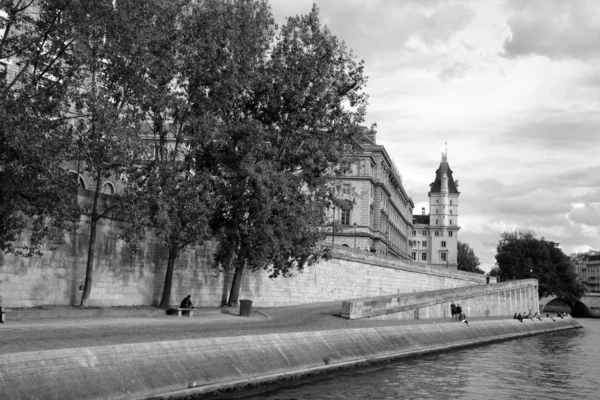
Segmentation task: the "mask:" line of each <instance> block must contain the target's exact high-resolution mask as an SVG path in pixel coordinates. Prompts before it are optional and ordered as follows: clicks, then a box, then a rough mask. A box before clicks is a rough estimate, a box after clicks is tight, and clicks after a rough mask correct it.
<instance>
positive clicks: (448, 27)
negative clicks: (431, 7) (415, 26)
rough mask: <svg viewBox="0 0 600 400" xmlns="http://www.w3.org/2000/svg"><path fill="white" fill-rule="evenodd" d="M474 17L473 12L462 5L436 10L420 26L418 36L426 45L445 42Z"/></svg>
mask: <svg viewBox="0 0 600 400" xmlns="http://www.w3.org/2000/svg"><path fill="white" fill-rule="evenodd" d="M474 16H475V11H474V10H473V9H471V8H469V7H467V6H464V5H462V4H453V5H448V6H444V7H441V8H438V9H437V10H436V11H435V12H434V13H433V14H432V15H430V16H429V17H428V18H427V19H426V20H425V21H424V23H423V24H422V26H421V29H420V32H419V36H420V37H421V38H422V39H423V40H424V41H425V42H427V43H434V42H447V41H448V39H449V38H451V37H452V36H453V35H454V34H456V33H457V32H458V31H460V30H461V29H463V28H464V27H465V26H466V25H467V24H468V23H469V22H471V20H472V19H473V17H474Z"/></svg>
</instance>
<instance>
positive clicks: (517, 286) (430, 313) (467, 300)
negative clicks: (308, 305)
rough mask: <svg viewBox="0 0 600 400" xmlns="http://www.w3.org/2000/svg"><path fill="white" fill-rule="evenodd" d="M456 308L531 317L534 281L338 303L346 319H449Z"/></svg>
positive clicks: (479, 314) (477, 313)
mask: <svg viewBox="0 0 600 400" xmlns="http://www.w3.org/2000/svg"><path fill="white" fill-rule="evenodd" d="M452 302H454V303H455V304H460V305H461V308H462V311H463V313H464V314H466V316H467V317H490V316H507V315H508V316H512V315H514V314H517V313H521V314H522V313H531V314H535V313H536V312H538V309H539V298H538V281H537V279H523V280H519V281H510V282H502V283H494V284H485V285H476V286H469V287H466V288H458V289H443V290H435V291H425V292H419V293H409V294H399V295H388V296H381V297H367V298H362V299H353V300H347V301H344V302H342V317H344V318H347V319H363V318H369V319H420V318H451V313H450V304H451V303H452Z"/></svg>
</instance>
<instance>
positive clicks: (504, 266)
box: [496, 230, 584, 304]
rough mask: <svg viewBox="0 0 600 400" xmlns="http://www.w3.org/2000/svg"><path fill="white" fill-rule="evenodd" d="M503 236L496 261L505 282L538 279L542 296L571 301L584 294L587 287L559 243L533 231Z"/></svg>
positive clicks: (519, 231)
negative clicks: (581, 281) (578, 278)
mask: <svg viewBox="0 0 600 400" xmlns="http://www.w3.org/2000/svg"><path fill="white" fill-rule="evenodd" d="M500 238H501V239H500V242H499V243H498V248H497V254H496V261H497V264H498V268H499V269H500V278H501V279H502V280H503V281H506V280H513V279H527V278H536V279H538V281H539V289H538V291H539V296H540V298H542V297H546V296H551V295H554V296H556V297H558V298H560V299H562V300H564V301H566V302H567V303H569V304H572V303H573V302H574V301H575V300H576V299H579V298H580V297H581V296H582V295H583V291H584V288H583V287H582V286H581V284H579V283H578V282H577V279H576V275H575V271H574V267H573V265H572V264H571V261H570V259H569V257H568V256H567V255H565V254H564V253H563V251H562V250H561V249H560V248H559V247H558V246H559V243H555V242H552V241H547V240H545V239H544V238H541V239H537V238H536V235H535V233H534V232H533V231H530V230H515V231H507V232H504V233H502V234H501V235H500Z"/></svg>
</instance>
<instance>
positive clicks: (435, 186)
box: [429, 153, 460, 194]
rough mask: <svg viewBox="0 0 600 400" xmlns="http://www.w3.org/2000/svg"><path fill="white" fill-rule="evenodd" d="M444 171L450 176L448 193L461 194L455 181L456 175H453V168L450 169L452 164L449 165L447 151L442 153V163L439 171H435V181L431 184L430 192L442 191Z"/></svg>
mask: <svg viewBox="0 0 600 400" xmlns="http://www.w3.org/2000/svg"><path fill="white" fill-rule="evenodd" d="M444 172H445V173H446V176H447V177H448V193H451V194H452V193H455V194H460V192H459V191H458V189H457V188H456V183H455V182H454V177H453V176H452V170H451V169H450V165H448V157H447V154H446V153H442V162H441V163H440V166H439V168H438V169H437V171H435V181H433V183H431V184H430V185H429V187H430V190H429V193H441V192H442V176H443V175H444Z"/></svg>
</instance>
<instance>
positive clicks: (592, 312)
mask: <svg viewBox="0 0 600 400" xmlns="http://www.w3.org/2000/svg"><path fill="white" fill-rule="evenodd" d="M540 312H568V313H571V314H572V315H573V316H576V317H596V318H600V293H596V292H594V293H586V294H585V296H583V297H582V298H581V299H580V300H579V301H577V302H576V303H575V307H574V309H571V307H569V306H568V305H567V304H566V303H565V302H564V301H562V300H559V299H557V298H556V297H555V296H548V297H544V298H542V299H540Z"/></svg>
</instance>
